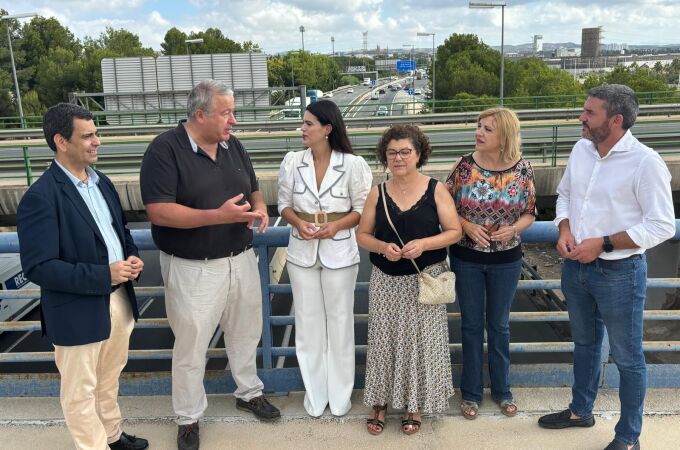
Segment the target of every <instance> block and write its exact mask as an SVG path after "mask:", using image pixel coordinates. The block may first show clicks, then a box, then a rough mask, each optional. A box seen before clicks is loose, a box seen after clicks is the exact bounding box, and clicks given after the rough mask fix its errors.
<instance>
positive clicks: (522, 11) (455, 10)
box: [3, 0, 680, 54]
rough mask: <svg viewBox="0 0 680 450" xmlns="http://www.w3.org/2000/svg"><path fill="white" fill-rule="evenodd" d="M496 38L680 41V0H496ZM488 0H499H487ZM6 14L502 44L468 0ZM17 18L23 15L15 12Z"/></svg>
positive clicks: (92, 28) (73, 1)
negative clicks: (597, 33)
mask: <svg viewBox="0 0 680 450" xmlns="http://www.w3.org/2000/svg"><path fill="white" fill-rule="evenodd" d="M505 1H506V4H507V6H506V7H505V8H504V9H505V43H506V44H512V45H518V44H525V43H529V42H531V41H532V37H533V35H535V34H540V35H543V42H545V43H548V42H550V43H557V42H574V43H576V44H580V42H581V28H585V27H597V26H602V27H603V30H604V32H603V39H602V42H603V43H604V44H613V43H626V44H653V45H664V44H678V43H680V27H678V23H680V22H679V20H680V19H678V18H679V17H680V0H637V1H630V0H617V1H611V0H557V1H553V0H548V1H537V0H505ZM496 3H499V2H498V0H496ZM3 8H5V9H6V10H8V11H9V13H10V14H19V13H27V12H36V13H38V14H39V15H42V16H46V17H55V18H57V19H58V20H59V22H60V23H62V24H63V25H65V26H67V27H68V28H69V29H70V30H71V31H72V32H73V33H74V34H75V35H76V37H78V38H81V39H82V38H83V37H85V36H92V37H98V36H99V34H100V33H101V32H103V31H104V29H105V28H106V27H107V26H111V27H113V28H116V29H118V28H124V29H126V30H129V31H132V32H134V33H136V34H137V35H138V36H139V37H140V39H141V41H142V43H143V45H144V46H146V47H152V48H153V49H154V50H160V43H161V42H162V41H163V37H164V35H165V32H166V31H167V30H168V29H170V28H171V27H173V26H174V27H177V28H178V29H180V30H182V31H184V32H186V33H189V32H191V31H201V30H205V29H206V28H209V27H216V28H219V29H220V30H222V32H223V34H224V35H225V36H227V37H229V38H230V39H233V40H235V41H238V42H243V41H247V40H251V41H253V42H255V43H258V44H259V45H260V47H261V48H262V49H263V50H264V51H265V52H266V53H269V54H273V53H280V52H286V51H289V50H295V49H299V48H300V47H301V46H302V43H301V40H302V36H301V33H300V31H299V28H300V26H304V27H305V33H304V46H305V50H307V51H311V52H315V53H331V51H332V44H331V37H334V38H335V51H336V52H338V51H350V50H360V49H361V48H362V47H363V44H362V42H363V36H362V32H364V31H368V40H367V41H368V48H371V49H375V48H376V46H380V47H381V48H383V49H384V48H386V47H387V48H403V46H404V45H415V46H416V47H421V48H427V47H431V46H432V37H431V36H426V37H418V36H416V33H418V32H425V33H434V34H435V45H440V44H442V43H443V42H444V40H445V39H446V38H447V37H449V36H450V35H451V34H453V33H473V34H477V35H478V36H479V37H480V38H481V40H482V41H484V42H485V43H486V44H488V45H491V46H499V45H500V42H501V8H493V9H470V8H468V1H467V0H397V1H392V0H390V1H388V0H269V1H268V0H185V1H178V0H13V1H12V2H11V5H9V4H6V5H5V6H3ZM23 20H26V19H23Z"/></svg>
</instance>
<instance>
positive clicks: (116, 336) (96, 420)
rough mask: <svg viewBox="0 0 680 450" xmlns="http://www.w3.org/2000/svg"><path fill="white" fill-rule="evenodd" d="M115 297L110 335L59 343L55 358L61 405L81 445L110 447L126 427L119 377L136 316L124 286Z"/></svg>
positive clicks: (84, 448) (90, 449)
mask: <svg viewBox="0 0 680 450" xmlns="http://www.w3.org/2000/svg"><path fill="white" fill-rule="evenodd" d="M110 301H111V303H110V306H109V311H110V315H111V334H110V335H109V338H108V339H106V340H105V341H101V342H94V343H92V344H85V345H74V346H61V345H55V346H54V360H55V362H56V363H57V368H58V369H59V374H60V375H61V388H60V391H59V397H60V401H61V409H62V410H63V412H64V419H66V426H67V427H68V430H69V432H70V433H71V437H72V438H73V443H74V444H75V448H76V449H78V450H108V448H109V446H108V444H110V443H112V442H116V441H117V440H118V439H120V435H121V433H122V429H121V422H122V421H123V419H122V416H121V413H120V408H119V407H118V378H119V377H120V373H121V372H122V371H123V367H125V364H127V359H128V347H129V344H130V334H131V333H132V329H133V328H134V326H135V322H134V319H133V318H132V308H131V306H130V301H129V299H128V296H127V292H125V289H123V288H119V289H118V290H116V292H114V293H112V294H111V300H110Z"/></svg>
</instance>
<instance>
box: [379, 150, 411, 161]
mask: <svg viewBox="0 0 680 450" xmlns="http://www.w3.org/2000/svg"><path fill="white" fill-rule="evenodd" d="M411 153H413V149H412V148H402V149H401V150H399V151H396V150H387V151H386V152H385V155H386V156H387V159H396V157H397V155H399V156H401V159H406V158H408V157H409V156H411Z"/></svg>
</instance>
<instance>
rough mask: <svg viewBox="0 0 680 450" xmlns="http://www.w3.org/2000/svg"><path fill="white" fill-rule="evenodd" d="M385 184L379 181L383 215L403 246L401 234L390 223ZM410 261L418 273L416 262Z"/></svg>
mask: <svg viewBox="0 0 680 450" xmlns="http://www.w3.org/2000/svg"><path fill="white" fill-rule="evenodd" d="M385 184H386V182H385V183H380V192H381V194H382V204H383V208H385V217H386V218H387V222H388V223H389V224H390V227H391V228H392V231H394V234H396V235H397V238H398V239H399V242H401V246H402V247H403V246H404V245H406V244H404V241H403V240H402V239H401V236H399V232H398V231H397V229H396V227H395V226H394V224H393V223H392V219H391V218H390V211H389V210H388V209H387V199H386V198H385V190H386V189H385ZM410 261H411V262H412V263H413V267H415V268H416V270H417V271H418V273H420V269H419V268H418V264H416V262H415V261H414V260H412V259H411V260H410Z"/></svg>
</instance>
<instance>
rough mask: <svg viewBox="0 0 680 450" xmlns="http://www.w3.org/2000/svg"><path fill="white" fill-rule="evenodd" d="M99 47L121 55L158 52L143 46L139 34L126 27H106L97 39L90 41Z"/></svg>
mask: <svg viewBox="0 0 680 450" xmlns="http://www.w3.org/2000/svg"><path fill="white" fill-rule="evenodd" d="M88 44H89V45H90V46H94V47H95V48H98V49H108V50H111V51H112V52H113V53H115V54H117V55H118V56H119V57H125V56H155V55H156V52H154V51H153V49H151V48H148V47H142V41H140V39H139V36H137V35H136V34H134V33H131V32H129V31H127V30H124V29H122V28H121V29H118V30H114V29H113V28H111V27H106V31H105V32H104V33H102V34H100V35H99V39H97V40H96V41H91V42H88Z"/></svg>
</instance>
